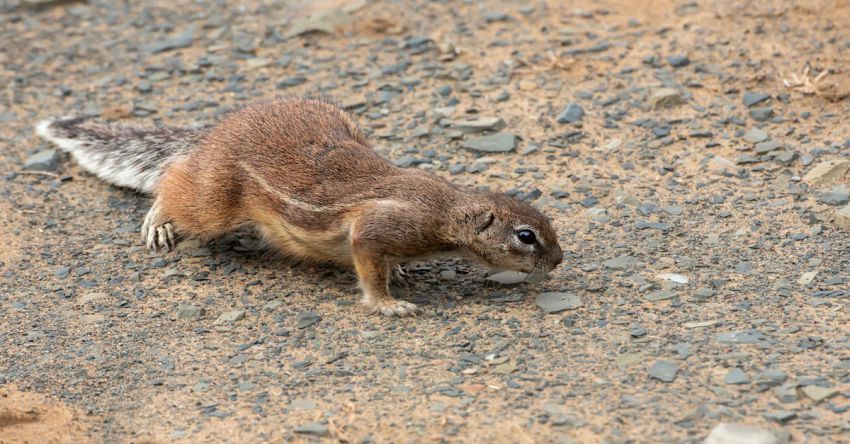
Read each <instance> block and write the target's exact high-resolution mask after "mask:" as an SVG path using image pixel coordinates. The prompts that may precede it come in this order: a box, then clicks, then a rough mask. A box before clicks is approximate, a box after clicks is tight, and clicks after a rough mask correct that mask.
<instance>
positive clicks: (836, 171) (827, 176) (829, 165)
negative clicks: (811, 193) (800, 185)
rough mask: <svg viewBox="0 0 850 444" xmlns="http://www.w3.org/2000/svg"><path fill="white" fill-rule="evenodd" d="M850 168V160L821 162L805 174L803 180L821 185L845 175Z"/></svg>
mask: <svg viewBox="0 0 850 444" xmlns="http://www.w3.org/2000/svg"><path fill="white" fill-rule="evenodd" d="M848 170H850V160H846V159H834V160H827V161H824V162H820V163H818V164H817V165H815V166H814V167H812V169H810V170H809V172H807V173H806V175H805V176H803V182H806V183H808V184H809V185H812V186H820V185H824V184H826V183H829V182H831V181H833V180H835V179H838V178H839V177H841V176H843V175H844V174H845V173H847V171H848Z"/></svg>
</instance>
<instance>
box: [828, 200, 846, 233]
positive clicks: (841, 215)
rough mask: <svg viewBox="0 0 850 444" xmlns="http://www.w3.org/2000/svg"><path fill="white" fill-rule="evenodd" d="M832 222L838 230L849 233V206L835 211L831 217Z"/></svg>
mask: <svg viewBox="0 0 850 444" xmlns="http://www.w3.org/2000/svg"><path fill="white" fill-rule="evenodd" d="M832 221H833V222H834V223H835V225H836V226H838V228H841V229H842V230H845V231H850V205H847V206H844V207H843V208H841V209H840V210H838V211H836V212H835V214H834V215H833V217H832Z"/></svg>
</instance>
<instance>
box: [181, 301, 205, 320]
mask: <svg viewBox="0 0 850 444" xmlns="http://www.w3.org/2000/svg"><path fill="white" fill-rule="evenodd" d="M205 314H206V310H204V309H203V308H202V307H198V306H196V305H192V304H180V305H178V306H177V314H176V316H177V319H188V320H194V319H200V318H202V317H203V316H204V315H205Z"/></svg>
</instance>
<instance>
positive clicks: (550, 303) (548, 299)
mask: <svg viewBox="0 0 850 444" xmlns="http://www.w3.org/2000/svg"><path fill="white" fill-rule="evenodd" d="M535 303H537V306H538V307H540V308H541V309H542V310H543V311H544V312H546V313H549V314H555V313H560V312H562V311H566V310H575V309H577V308H579V307H581V305H582V303H581V298H580V297H579V296H578V295H576V294H573V293H564V292H557V293H540V294H539V295H537V299H535Z"/></svg>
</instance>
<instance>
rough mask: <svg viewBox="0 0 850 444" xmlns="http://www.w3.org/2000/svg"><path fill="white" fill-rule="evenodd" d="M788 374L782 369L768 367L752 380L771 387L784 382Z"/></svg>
mask: <svg viewBox="0 0 850 444" xmlns="http://www.w3.org/2000/svg"><path fill="white" fill-rule="evenodd" d="M787 379H788V375H787V374H785V372H783V371H782V370H777V369H768V370H765V371H763V372H761V373H759V374H757V375H756V377H755V378H754V381H755V383H756V384H759V385H761V386H764V387H773V386H777V385H779V384H782V383H784V382H785V381H786V380H787Z"/></svg>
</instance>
